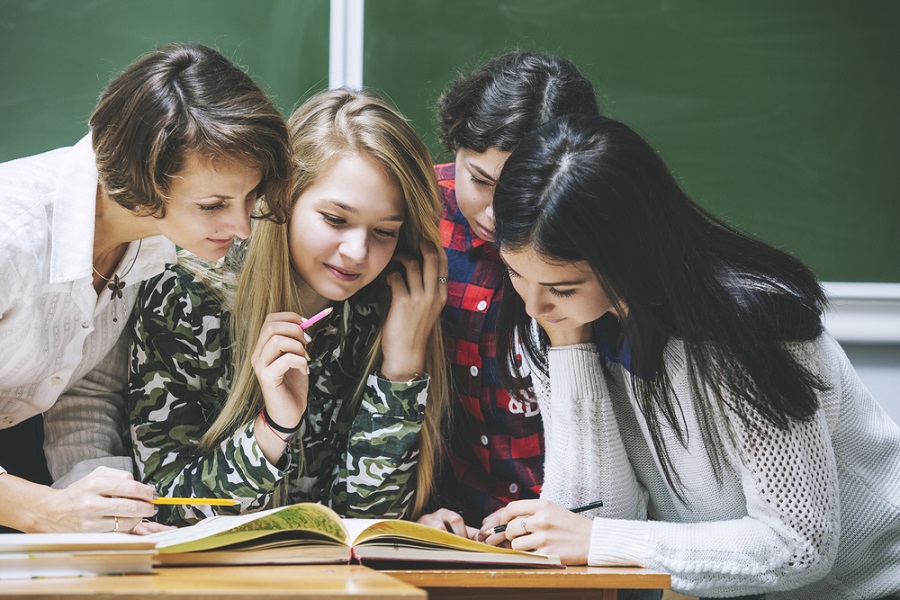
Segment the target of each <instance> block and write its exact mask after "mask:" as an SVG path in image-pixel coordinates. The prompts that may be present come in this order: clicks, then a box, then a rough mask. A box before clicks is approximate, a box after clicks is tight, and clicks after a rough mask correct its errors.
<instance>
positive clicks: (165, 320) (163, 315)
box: [127, 266, 285, 525]
mask: <svg viewBox="0 0 900 600" xmlns="http://www.w3.org/2000/svg"><path fill="white" fill-rule="evenodd" d="M224 323H227V313H224V312H222V309H221V305H220V303H219V302H218V301H217V299H216V297H215V295H214V294H213V293H212V292H211V291H210V290H209V289H208V288H207V286H206V285H205V284H203V283H202V282H200V281H198V280H197V279H196V277H195V276H194V275H193V274H192V273H190V272H189V271H187V270H186V269H184V268H183V267H179V266H173V267H169V269H168V270H167V271H165V272H164V273H163V274H162V275H161V276H159V277H158V278H155V279H151V280H149V281H147V282H145V283H144V284H143V287H142V289H141V292H140V295H139V298H138V302H137V306H136V307H135V315H134V321H133V328H132V340H131V341H132V344H131V360H130V372H129V378H128V394H127V406H128V413H129V419H130V425H131V437H132V448H133V453H134V459H135V464H136V465H137V473H138V475H139V477H140V479H141V481H143V482H145V483H147V484H149V485H152V486H154V487H155V488H156V490H157V492H158V493H159V495H160V496H195V497H233V498H235V499H237V500H238V501H239V502H240V504H239V505H238V506H234V507H223V508H213V507H185V506H160V507H159V513H158V514H157V517H156V520H157V521H159V522H160V523H166V524H170V525H187V524H191V523H194V522H196V521H198V520H200V519H202V518H205V517H207V516H211V515H213V514H216V512H221V513H222V514H237V513H239V512H244V511H246V510H248V509H255V508H260V507H262V506H264V505H266V504H267V502H268V501H269V499H270V497H271V494H272V491H273V490H274V488H275V487H276V485H277V483H278V481H279V480H280V479H281V478H282V477H283V476H284V475H285V473H283V472H281V471H279V470H278V469H276V468H275V467H274V466H273V465H271V464H270V463H269V462H268V461H267V460H266V459H265V457H263V455H262V452H261V451H260V450H259V447H258V446H257V444H256V441H255V437H254V434H253V425H252V423H248V424H247V425H246V426H244V427H242V428H240V429H239V430H238V431H236V432H235V434H234V435H233V436H232V437H231V438H229V439H226V440H225V441H223V442H222V443H221V444H220V446H219V447H218V448H217V449H216V450H215V451H214V452H210V453H206V454H204V453H201V452H200V450H199V441H200V438H201V437H202V436H203V434H204V433H205V432H206V430H207V428H208V427H209V425H210V424H211V423H212V422H213V421H214V420H215V418H216V416H218V414H219V412H220V411H221V409H222V406H223V404H224V402H225V400H226V398H227V394H228V392H227V390H228V389H229V388H230V383H231V381H230V377H231V352H230V350H229V347H228V344H229V343H230V342H229V335H228V332H227V331H226V329H225V328H224V325H223V324H224Z"/></svg>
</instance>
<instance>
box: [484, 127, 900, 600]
mask: <svg viewBox="0 0 900 600" xmlns="http://www.w3.org/2000/svg"><path fill="white" fill-rule="evenodd" d="M494 212H495V220H496V226H495V233H494V238H495V244H496V245H497V246H498V247H499V250H500V254H501V257H502V258H503V260H504V262H505V263H506V265H507V267H508V271H509V277H510V279H509V281H508V283H510V284H511V285H512V287H513V288H514V289H515V291H516V292H517V294H506V295H505V296H504V305H503V307H502V309H501V316H500V321H499V322H498V331H499V332H505V335H503V336H498V358H500V360H498V362H499V364H500V366H501V374H502V376H503V377H504V379H505V382H506V384H507V385H508V386H509V387H510V389H513V390H516V392H517V393H519V394H522V395H524V394H527V393H528V389H529V387H531V386H533V389H534V392H533V396H534V399H535V400H536V401H537V402H538V404H539V405H540V409H541V413H542V415H543V418H544V426H545V441H546V458H545V478H544V487H543V490H542V494H541V499H540V500H529V501H519V502H513V503H510V504H509V505H508V506H507V507H506V508H504V509H502V510H501V511H499V512H498V513H497V514H496V515H495V518H494V519H490V518H489V519H488V523H487V524H488V525H489V526H490V525H493V524H495V523H506V524H507V527H506V530H505V532H504V533H502V534H500V533H494V532H493V530H492V529H490V527H485V528H483V529H482V533H483V535H485V536H486V537H487V539H488V542H490V543H500V542H502V541H504V540H510V541H511V543H512V546H513V547H514V548H518V549H523V550H535V551H538V552H543V553H549V554H558V555H560V556H562V557H563V559H564V560H565V561H566V562H568V563H570V564H579V563H580V564H584V563H587V564H590V565H616V564H619V565H622V564H631V565H642V566H645V567H650V568H655V569H659V570H663V571H666V572H669V573H671V574H672V587H673V589H675V590H677V591H680V592H685V593H690V594H693V595H698V594H699V595H704V596H737V595H742V594H743V595H748V594H754V595H759V594H765V597H767V598H794V599H796V598H815V599H816V600H820V599H822V598H835V597H853V598H881V597H886V596H888V595H890V594H896V593H897V592H898V590H900V567H898V565H900V428H898V427H897V425H896V424H894V423H893V422H892V421H891V420H890V418H889V417H888V416H887V415H886V414H885V413H884V411H883V410H882V409H881V407H880V406H879V405H878V404H877V403H876V402H875V400H874V399H873V398H872V396H871V394H870V393H869V392H868V390H866V388H865V386H864V385H863V384H862V383H861V381H860V380H859V378H858V376H857V374H856V373H855V371H854V370H853V368H852V366H851V365H850V363H849V361H848V359H847V357H846V356H845V354H844V352H843V351H842V350H841V348H840V346H839V345H838V344H837V342H836V341H835V340H834V339H833V338H832V337H831V336H830V335H829V334H828V332H827V331H825V330H824V329H823V326H822V322H821V316H822V311H823V306H824V304H825V298H824V294H823V291H822V289H821V287H820V285H819V283H818V282H817V281H816V278H815V277H814V275H813V274H812V272H811V271H810V270H809V269H808V268H807V267H806V266H804V265H803V264H802V263H801V262H800V261H799V260H797V259H795V258H794V257H792V256H790V255H789V254H787V253H785V252H782V251H780V250H778V249H776V248H773V247H771V246H769V245H767V244H765V243H763V242H760V241H758V240H756V239H754V238H752V237H750V236H748V235H745V234H743V233H741V232H739V231H737V230H735V229H734V228H733V227H731V226H729V225H728V224H726V223H725V222H723V221H722V220H721V219H718V218H716V217H715V216H713V215H711V214H710V213H708V212H707V211H705V210H703V209H702V208H701V207H699V206H698V205H697V204H695V203H694V202H693V201H691V200H690V198H688V197H687V195H686V194H685V193H684V192H683V191H682V190H681V188H680V187H679V185H678V183H677V182H676V181H675V179H674V177H673V176H672V175H671V173H670V172H669V170H668V168H667V167H666V166H665V164H664V163H663V161H662V160H661V159H660V157H659V156H658V154H657V153H656V152H655V151H654V150H653V148H652V147H650V145H649V144H647V142H645V141H644V140H643V139H642V138H641V137H640V136H639V135H637V134H636V133H635V132H634V131H633V130H631V129H630V128H628V127H627V126H625V125H623V124H622V123H619V122H617V121H615V120H612V119H608V118H603V117H597V116H569V117H562V118H560V119H557V120H555V121H553V122H552V123H549V124H547V125H545V126H543V127H541V128H540V129H538V130H537V131H536V132H534V133H533V134H531V135H529V136H527V137H526V138H525V139H524V140H523V141H522V142H521V143H520V144H519V145H518V146H517V147H516V149H515V150H514V151H513V152H512V154H511V155H510V157H509V158H508V160H507V161H506V163H505V166H504V168H503V171H502V174H501V176H500V178H499V181H498V183H497V188H496V191H495V193H494ZM503 357H505V358H506V360H503ZM623 498H625V499H626V500H627V501H629V502H631V501H633V500H634V499H637V501H635V505H634V509H633V511H632V513H633V514H632V515H631V517H630V518H624V519H623V518H607V517H603V516H598V514H600V513H593V514H592V513H590V512H588V513H582V514H575V513H573V512H571V511H569V510H567V508H572V507H575V506H579V505H583V504H587V503H591V502H596V501H603V502H604V503H608V502H621V501H622V499H623ZM619 514H622V511H619ZM585 515H587V516H593V517H594V518H593V519H592V520H587V519H586V518H585ZM754 597H758V596H754Z"/></svg>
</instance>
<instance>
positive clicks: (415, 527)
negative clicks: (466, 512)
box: [344, 519, 530, 555]
mask: <svg viewBox="0 0 900 600" xmlns="http://www.w3.org/2000/svg"><path fill="white" fill-rule="evenodd" d="M344 525H345V526H346V528H347V531H348V532H349V533H350V539H351V540H353V545H354V546H357V545H362V544H368V543H379V542H381V541H384V542H385V543H389V540H400V543H402V540H411V541H414V542H415V545H416V546H418V547H426V546H431V547H434V548H450V549H456V550H465V551H468V552H482V553H490V554H510V555H523V554H530V553H525V552H520V551H519V550H513V549H512V548H500V547H498V546H490V545H488V544H484V543H482V542H476V541H473V540H470V539H468V538H464V537H460V536H458V535H456V534H453V533H450V532H449V531H444V530H441V529H437V528H435V527H429V526H427V525H422V524H420V523H413V522H412V521H400V520H396V519H344Z"/></svg>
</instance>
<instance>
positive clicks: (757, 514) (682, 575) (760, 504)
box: [589, 344, 840, 596]
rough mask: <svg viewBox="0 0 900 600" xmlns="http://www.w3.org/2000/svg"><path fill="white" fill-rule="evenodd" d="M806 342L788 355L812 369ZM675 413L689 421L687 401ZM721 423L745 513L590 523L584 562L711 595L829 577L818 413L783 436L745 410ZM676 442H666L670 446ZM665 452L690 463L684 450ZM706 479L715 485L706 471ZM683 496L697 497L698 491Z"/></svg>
mask: <svg viewBox="0 0 900 600" xmlns="http://www.w3.org/2000/svg"><path fill="white" fill-rule="evenodd" d="M812 346H813V344H796V345H794V346H793V350H794V352H795V355H796V356H797V357H798V359H799V360H800V362H801V364H804V365H806V366H807V367H808V368H810V369H811V370H812V371H813V372H817V371H818V369H817V366H816V364H815V362H816V358H815V356H814V354H813V353H812V352H811V351H810V348H811V347H812ZM677 379H678V377H677V376H676V380H677ZM735 402H737V401H736V400H735ZM682 408H683V410H684V411H685V415H686V418H687V419H688V422H691V419H692V417H693V415H692V414H690V411H691V410H692V409H690V407H689V406H688V405H686V404H685V403H682ZM723 417H724V418H725V419H727V420H728V422H729V423H730V425H731V428H732V430H733V431H734V434H735V435H734V444H733V445H732V444H730V443H729V442H728V434H727V432H724V430H723V433H722V434H721V435H722V443H723V444H726V451H727V452H728V454H729V456H730V462H731V464H730V465H727V466H726V467H725V468H726V469H728V468H733V469H735V470H736V471H737V477H738V478H739V486H740V490H742V492H743V499H742V502H745V504H746V507H745V511H742V512H744V513H745V514H744V516H734V517H731V518H726V519H722V520H715V519H709V520H706V521H704V522H652V521H651V522H634V521H623V520H613V519H596V520H595V522H594V526H593V530H592V540H591V554H590V563H589V564H593V565H605V564H626V563H628V564H637V565H640V566H644V567H648V568H653V569H659V570H662V571H666V572H668V573H670V574H671V575H672V588H673V589H675V590H676V591H680V592H684V593H692V594H700V595H710V596H730V595H734V594H736V593H741V594H750V593H764V592H771V591H777V590H789V589H793V588H797V587H800V586H802V585H805V584H808V583H810V582H813V581H817V580H819V579H822V578H823V577H825V576H826V575H827V574H828V572H829V571H830V569H831V566H832V565H833V563H834V560H835V557H836V554H837V548H838V539H839V536H840V511H839V498H838V475H837V466H836V461H835V457H834V454H833V450H832V446H831V443H830V437H829V430H828V425H827V422H826V419H825V415H824V411H823V410H822V409H820V410H819V411H817V412H816V413H815V414H814V415H813V417H812V418H811V419H810V420H809V421H806V422H796V421H795V422H793V423H791V425H790V427H789V429H788V430H781V429H779V428H777V427H775V426H773V425H772V424H771V423H769V422H768V421H766V420H765V419H764V418H763V417H762V416H760V415H759V414H756V413H752V412H751V423H750V425H749V426H748V425H745V424H744V423H743V422H742V421H741V419H739V418H738V417H737V416H736V415H734V414H733V413H730V412H729V413H727V414H725V415H723ZM690 435H691V436H699V432H698V431H691V432H690ZM675 443H676V442H675V441H674V440H673V439H672V438H669V439H668V440H666V444H667V446H668V447H670V449H675V450H678V449H677V448H674V444H675ZM672 456H673V457H676V459H677V457H681V459H682V460H683V459H685V458H687V459H689V458H690V456H689V454H688V453H679V452H676V453H675V454H672ZM686 467H688V468H689V467H690V465H688V464H687V462H683V463H681V464H676V469H679V468H686ZM708 479H709V480H710V481H712V480H713V479H714V476H713V473H712V472H709V473H708ZM710 490H712V488H710ZM688 493H689V494H690V493H693V494H694V495H695V498H697V495H696V490H693V491H691V490H688ZM708 495H710V496H712V499H710V498H697V503H698V505H699V504H702V505H703V507H704V508H705V509H706V510H714V508H715V505H716V504H719V505H721V506H725V505H726V504H728V503H729V502H731V500H733V499H732V498H730V497H727V496H725V495H722V496H718V497H717V496H716V495H715V493H714V491H713V493H709V494H708ZM696 508H698V509H699V508H700V507H699V506H698V507H696Z"/></svg>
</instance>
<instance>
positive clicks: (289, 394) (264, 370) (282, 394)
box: [250, 312, 311, 464]
mask: <svg viewBox="0 0 900 600" xmlns="http://www.w3.org/2000/svg"><path fill="white" fill-rule="evenodd" d="M302 322H303V319H302V318H301V317H300V315H298V314H297V313H291V312H284V313H273V314H270V315H269V316H268V317H266V321H265V323H263V326H262V330H261V331H260V332H259V339H258V340H257V342H256V347H255V348H254V349H253V354H252V355H251V356H250V364H251V365H253V371H254V372H255V373H256V378H257V379H258V380H259V386H260V388H261V389H262V394H263V399H264V400H265V403H266V412H267V413H268V414H269V417H270V418H271V419H272V421H274V422H275V423H277V424H278V425H280V426H282V427H285V428H293V427H294V426H296V425H298V424H299V423H300V419H301V418H302V417H303V413H304V412H305V411H306V403H307V399H308V394H309V362H308V359H307V355H306V343H307V341H308V340H310V339H311V338H310V337H309V334H308V333H306V332H305V331H304V330H303V329H301V328H300V324H301V323H302ZM255 431H256V434H257V438H256V441H257V443H258V444H259V446H260V449H261V450H262V451H263V454H265V456H266V458H267V459H268V460H269V461H270V462H272V463H273V464H274V463H277V462H278V460H279V457H280V456H281V455H282V453H283V452H284V447H285V441H284V438H283V437H282V436H281V435H279V434H277V433H275V432H274V431H273V430H272V429H271V428H270V427H268V426H266V424H265V423H263V422H262V418H261V417H257V419H256V427H255ZM263 432H264V433H263Z"/></svg>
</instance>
